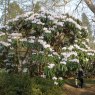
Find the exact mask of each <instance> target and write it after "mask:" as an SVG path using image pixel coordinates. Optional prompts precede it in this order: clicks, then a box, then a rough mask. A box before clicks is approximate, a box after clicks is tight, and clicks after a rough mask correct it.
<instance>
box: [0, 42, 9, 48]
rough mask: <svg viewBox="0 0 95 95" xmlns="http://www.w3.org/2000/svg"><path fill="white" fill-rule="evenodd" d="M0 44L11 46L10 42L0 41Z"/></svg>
mask: <svg viewBox="0 0 95 95" xmlns="http://www.w3.org/2000/svg"><path fill="white" fill-rule="evenodd" d="M0 44H2V45H4V46H6V47H8V46H11V44H10V43H7V42H3V41H0Z"/></svg>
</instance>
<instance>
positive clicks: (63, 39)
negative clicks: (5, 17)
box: [0, 11, 95, 85]
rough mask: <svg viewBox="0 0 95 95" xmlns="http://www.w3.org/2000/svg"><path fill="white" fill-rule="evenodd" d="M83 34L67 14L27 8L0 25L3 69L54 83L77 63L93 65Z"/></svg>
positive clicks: (92, 53)
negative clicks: (28, 74)
mask: <svg viewBox="0 0 95 95" xmlns="http://www.w3.org/2000/svg"><path fill="white" fill-rule="evenodd" d="M87 36H88V30H87V29H86V27H83V26H82V23H81V21H79V20H78V19H75V18H73V17H72V16H69V15H68V14H65V15H59V14H56V13H53V12H48V11H40V12H39V13H33V12H28V13H26V14H23V15H20V16H18V17H16V18H14V19H12V20H9V21H8V22H7V25H6V26H3V27H1V28H0V45H1V47H2V48H0V49H1V50H0V52H1V54H0V58H1V59H0V60H1V63H3V65H2V66H3V67H6V68H7V70H9V69H11V71H14V72H29V73H30V74H31V75H32V76H35V75H37V76H38V75H40V76H42V77H44V78H47V77H48V78H51V79H53V80H55V82H54V83H55V84H56V85H57V82H58V80H62V78H63V77H64V76H66V74H67V73H69V74H74V72H75V71H76V70H77V69H78V68H79V67H82V68H84V69H85V70H91V69H92V68H93V66H92V64H91V62H94V56H95V51H94V50H91V49H90V47H89V46H88V45H87V44H88V43H89V40H88V39H87ZM5 55H7V56H5ZM9 71H10V70H9Z"/></svg>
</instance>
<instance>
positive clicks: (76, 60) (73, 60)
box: [69, 59, 79, 63]
mask: <svg viewBox="0 0 95 95" xmlns="http://www.w3.org/2000/svg"><path fill="white" fill-rule="evenodd" d="M69 61H71V62H77V63H79V60H78V59H72V60H69Z"/></svg>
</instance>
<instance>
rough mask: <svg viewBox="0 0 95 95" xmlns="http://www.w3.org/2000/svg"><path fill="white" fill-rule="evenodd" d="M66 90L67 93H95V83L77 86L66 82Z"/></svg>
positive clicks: (94, 94) (92, 94) (67, 94)
mask: <svg viewBox="0 0 95 95" xmlns="http://www.w3.org/2000/svg"><path fill="white" fill-rule="evenodd" d="M64 91H65V93H66V95H95V85H93V86H91V87H86V88H75V87H73V86H71V85H68V84H65V85H64Z"/></svg>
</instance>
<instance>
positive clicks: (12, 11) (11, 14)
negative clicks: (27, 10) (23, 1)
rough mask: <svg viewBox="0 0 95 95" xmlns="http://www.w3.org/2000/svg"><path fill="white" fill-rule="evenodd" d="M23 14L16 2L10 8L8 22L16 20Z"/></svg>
mask: <svg viewBox="0 0 95 95" xmlns="http://www.w3.org/2000/svg"><path fill="white" fill-rule="evenodd" d="M22 13H23V10H22V9H21V8H20V6H19V5H18V4H17V2H15V1H14V2H12V3H10V4H9V6H8V13H7V20H9V19H12V18H15V17H16V16H17V15H20V14H22Z"/></svg>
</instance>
